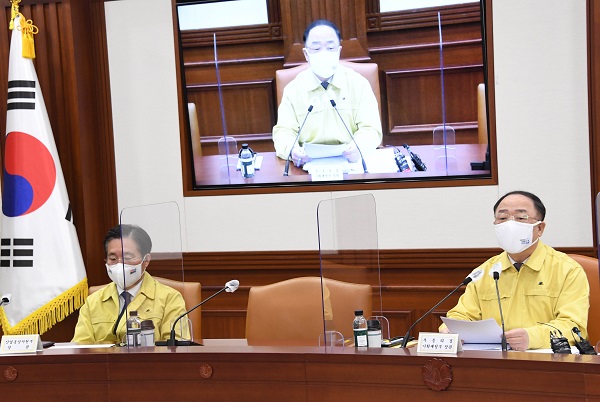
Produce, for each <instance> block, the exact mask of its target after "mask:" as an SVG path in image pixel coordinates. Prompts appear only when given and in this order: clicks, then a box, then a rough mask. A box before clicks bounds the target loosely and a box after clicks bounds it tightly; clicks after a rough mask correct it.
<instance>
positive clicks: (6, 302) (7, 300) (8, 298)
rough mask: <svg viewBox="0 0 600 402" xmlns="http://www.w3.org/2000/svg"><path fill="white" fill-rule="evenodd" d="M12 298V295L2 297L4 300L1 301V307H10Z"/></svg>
mask: <svg viewBox="0 0 600 402" xmlns="http://www.w3.org/2000/svg"><path fill="white" fill-rule="evenodd" d="M10 298H11V294H10V293H8V294H5V295H2V299H1V300H0V307H2V306H8V305H9V304H10Z"/></svg>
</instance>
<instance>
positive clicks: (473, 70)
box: [385, 65, 483, 145]
mask: <svg viewBox="0 0 600 402" xmlns="http://www.w3.org/2000/svg"><path fill="white" fill-rule="evenodd" d="M385 78H386V79H385V85H386V93H387V102H388V104H387V107H386V108H387V110H388V127H390V130H389V136H390V139H389V140H388V142H387V143H386V144H393V145H398V144H402V143H403V142H408V143H410V144H411V145H412V144H431V143H432V133H433V129H434V128H435V127H436V126H438V125H441V124H442V122H443V115H442V85H441V70H440V69H422V70H404V71H388V72H386V76H385ZM444 81H445V85H444V89H445V96H444V102H445V109H446V115H445V118H446V124H447V125H449V126H452V127H454V129H455V131H456V142H457V143H476V142H477V141H478V140H477V85H478V84H479V83H481V82H483V68H482V66H481V65H479V66H465V67H450V68H448V69H445V70H444ZM434 95H437V96H434Z"/></svg>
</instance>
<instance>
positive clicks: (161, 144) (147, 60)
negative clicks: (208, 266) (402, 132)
mask: <svg viewBox="0 0 600 402" xmlns="http://www.w3.org/2000/svg"><path fill="white" fill-rule="evenodd" d="M105 7H106V21H107V31H108V47H109V63H110V77H111V94H112V105H113V125H114V133H115V146H116V148H117V150H116V161H117V181H118V183H117V184H118V197H119V209H122V208H125V207H131V206H136V205H145V204H153V203H161V202H167V201H175V202H177V203H178V204H179V206H180V211H181V226H182V237H183V242H184V246H183V250H184V251H190V252H193V251H245V250H248V251H252V250H315V249H318V240H317V224H316V209H317V205H318V203H319V201H321V200H324V199H331V198H338V197H347V196H350V195H353V194H356V193H349V192H332V193H329V192H327V193H302V194H278V195H247V196H222V197H191V198H187V197H183V195H182V179H181V156H180V149H179V146H180V145H179V123H178V111H177V92H176V84H177V83H176V78H175V68H176V64H175V57H174V41H173V29H172V16H171V0H124V1H118V2H107V3H105ZM493 7H494V10H493V12H494V50H495V53H494V60H495V72H496V76H495V84H496V116H497V133H498V169H499V185H498V186H484V187H460V188H456V187H452V188H435V189H403V190H379V191H373V192H372V194H373V196H374V197H375V200H376V204H377V216H378V222H377V227H378V235H379V247H380V248H382V249H397V248H400V249H402V248H408V249H414V248H462V247H464V248H471V247H495V246H496V241H495V237H494V233H493V230H492V226H491V220H492V218H491V216H492V205H493V204H494V202H495V201H496V199H497V198H498V197H499V196H500V195H502V194H503V193H505V192H507V191H510V190H514V189H524V190H529V191H532V192H534V193H536V194H537V195H539V196H540V198H541V199H542V200H543V201H544V203H545V204H546V207H547V208H548V214H547V217H546V222H547V223H548V228H547V229H546V231H545V234H544V241H545V242H547V243H548V244H550V245H553V246H556V247H590V246H592V245H593V235H592V229H591V228H592V225H591V208H590V206H589V200H590V177H589V170H590V169H589V152H588V149H589V141H588V136H589V134H588V113H587V70H586V57H587V56H586V30H585V25H586V20H585V0H570V1H564V0H546V1H543V2H540V1H539V0H502V1H498V0H495V1H494V4H493ZM134 16H135V18H133V17H134ZM140 72H141V73H140ZM565 137H567V138H569V140H565ZM407 211H410V212H407ZM201 222H202V223H201Z"/></svg>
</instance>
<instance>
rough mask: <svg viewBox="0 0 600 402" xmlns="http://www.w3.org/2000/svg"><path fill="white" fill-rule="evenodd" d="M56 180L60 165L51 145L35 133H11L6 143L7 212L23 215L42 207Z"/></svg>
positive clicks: (4, 192)
mask: <svg viewBox="0 0 600 402" xmlns="http://www.w3.org/2000/svg"><path fill="white" fill-rule="evenodd" d="M55 184H56V166H55V164H54V158H52V154H51V153H50V151H49V150H48V148H46V146H45V145H44V144H43V143H42V142H41V141H40V140H38V139H37V138H35V137H34V136H32V135H29V134H26V133H22V132H19V131H11V132H10V133H8V135H7V136H6V141H5V147H4V180H3V185H4V187H3V189H2V212H3V213H4V215H5V216H8V217H17V216H23V215H27V214H29V213H31V212H33V211H35V210H37V209H39V208H40V207H41V206H42V205H44V203H45V202H46V201H47V200H48V198H50V195H51V194H52V191H53V190H54V186H55Z"/></svg>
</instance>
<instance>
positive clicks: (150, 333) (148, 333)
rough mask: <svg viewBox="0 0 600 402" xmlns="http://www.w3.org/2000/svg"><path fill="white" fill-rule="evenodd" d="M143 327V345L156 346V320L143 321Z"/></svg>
mask: <svg viewBox="0 0 600 402" xmlns="http://www.w3.org/2000/svg"><path fill="white" fill-rule="evenodd" d="M141 329H142V330H141V346H154V322H152V320H144V321H142V325H141Z"/></svg>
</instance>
